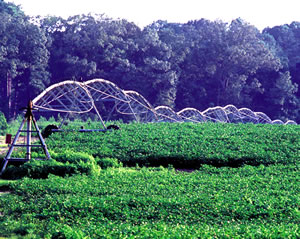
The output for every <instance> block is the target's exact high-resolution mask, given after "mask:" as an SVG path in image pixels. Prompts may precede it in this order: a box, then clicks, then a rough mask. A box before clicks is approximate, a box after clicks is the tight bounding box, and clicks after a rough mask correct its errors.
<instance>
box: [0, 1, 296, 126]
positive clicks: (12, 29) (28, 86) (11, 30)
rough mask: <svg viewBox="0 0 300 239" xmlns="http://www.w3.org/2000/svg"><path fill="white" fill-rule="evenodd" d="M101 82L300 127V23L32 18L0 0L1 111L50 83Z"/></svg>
mask: <svg viewBox="0 0 300 239" xmlns="http://www.w3.org/2000/svg"><path fill="white" fill-rule="evenodd" d="M93 78H103V79H106V80H109V81H112V82H114V83H115V84H117V85H118V86H119V87H120V88H123V89H127V90H128V89H131V90H135V91H138V92H140V93H141V94H142V95H143V96H144V97H145V98H146V99H148V100H149V101H150V103H152V104H153V105H154V106H156V105H167V106H170V107H172V108H173V109H174V110H177V111H178V110H181V109H182V108H185V107H194V108H197V109H199V110H204V109H206V108H208V107H213V106H217V105H220V106H225V105H227V104H234V105H236V106H237V107H238V108H241V107H248V108H250V109H252V110H253V111H262V112H264V113H266V114H267V115H268V116H269V117H271V118H272V119H275V118H276V119H282V120H286V119H292V120H296V121H297V122H298V123H299V122H300V109H299V108H300V107H299V105H300V93H299V90H298V85H299V83H300V22H292V23H291V24H285V25H281V26H276V27H273V28H266V29H264V30H263V31H259V30H258V29H257V28H256V27H255V26H252V25H250V24H248V23H247V22H245V21H243V20H242V19H240V18H238V19H236V20H233V21H232V22H231V23H225V22H222V21H219V20H217V21H209V20H206V19H200V20H195V21H189V22H187V23H169V22H166V21H156V22H153V23H152V24H150V25H148V26H146V27H144V28H143V29H141V28H140V27H138V26H137V25H135V24H134V23H132V22H129V21H127V20H124V19H122V20H113V19H110V18H107V17H106V16H104V15H76V16H72V17H69V18H68V19H63V18H60V17H56V16H48V17H44V18H42V17H30V16H27V15H25V14H24V12H23V11H22V10H21V9H20V8H19V7H18V6H16V5H14V4H12V3H5V2H4V1H3V0H1V1H0V85H1V87H0V102H2V104H1V105H0V111H2V112H4V114H5V115H6V117H7V118H13V117H15V116H16V115H17V114H18V110H19V108H20V107H23V106H25V105H26V103H27V101H28V99H33V98H34V97H35V96H36V95H37V94H39V93H40V92H41V91H42V90H44V89H45V88H46V87H48V86H49V85H52V84H54V83H57V82H60V81H63V80H66V79H74V80H80V81H86V80H89V79H93Z"/></svg>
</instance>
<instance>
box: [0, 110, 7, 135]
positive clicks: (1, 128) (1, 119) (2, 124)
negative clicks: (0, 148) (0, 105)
mask: <svg viewBox="0 0 300 239" xmlns="http://www.w3.org/2000/svg"><path fill="white" fill-rule="evenodd" d="M7 128H8V124H7V122H6V118H5V116H4V114H3V113H2V112H1V111H0V133H3V132H5V131H6V129H7Z"/></svg>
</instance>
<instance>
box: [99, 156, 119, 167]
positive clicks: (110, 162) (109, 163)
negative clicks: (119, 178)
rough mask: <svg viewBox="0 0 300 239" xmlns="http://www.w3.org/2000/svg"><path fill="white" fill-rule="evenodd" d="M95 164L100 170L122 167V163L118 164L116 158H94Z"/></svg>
mask: <svg viewBox="0 0 300 239" xmlns="http://www.w3.org/2000/svg"><path fill="white" fill-rule="evenodd" d="M96 162H97V164H98V165H99V166H100V167H101V168H102V169H106V168H110V167H113V168H118V167H122V163H120V162H119V160H118V159H116V158H107V157H106V158H96Z"/></svg>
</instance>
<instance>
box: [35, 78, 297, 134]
mask: <svg viewBox="0 0 300 239" xmlns="http://www.w3.org/2000/svg"><path fill="white" fill-rule="evenodd" d="M98 102H102V103H103V104H105V103H106V102H110V105H111V110H110V112H109V114H108V115H106V120H107V121H108V120H110V117H111V115H112V114H113V113H118V114H120V115H122V117H124V115H127V116H130V117H131V118H133V119H134V120H136V121H137V122H195V123H200V122H220V123H254V124H259V123H261V124H296V122H294V121H292V120H288V121H286V122H283V121H281V120H273V121H272V120H271V119H270V118H269V117H268V116H267V115H266V114H264V113H262V112H253V111H252V110H250V109H248V108H240V109H238V108H237V107H235V106H234V105H227V106H225V107H220V106H217V107H213V108H208V109H207V110H205V111H202V112H201V111H199V110H197V109H195V108H185V109H183V110H181V111H179V112H175V111H174V110H173V109H171V108H170V107H168V106H158V107H153V106H152V105H151V104H150V103H149V102H148V101H147V100H146V99H145V98H144V97H143V96H142V95H141V94H139V93H138V92H136V91H131V90H130V91H127V90H123V89H121V88H119V87H118V86H117V85H115V84H114V83H112V82H110V81H107V80H104V79H93V80H89V81H86V82H77V81H71V80H67V81H63V82H60V83H57V84H54V85H52V86H50V87H48V88H47V89H45V90H44V91H43V92H42V93H41V94H40V95H38V96H37V97H36V98H35V99H34V100H33V101H32V103H33V106H34V107H35V108H37V109H40V110H45V111H52V112H60V113H66V116H67V115H70V114H73V113H75V114H84V113H88V112H92V111H94V112H95V113H96V114H97V116H98V118H99V121H100V122H101V124H102V126H103V130H106V129H107V128H106V126H105V123H104V120H103V117H102V115H101V114H100V112H101V110H100V109H98V108H97V105H99V104H98ZM54 130H55V129H54Z"/></svg>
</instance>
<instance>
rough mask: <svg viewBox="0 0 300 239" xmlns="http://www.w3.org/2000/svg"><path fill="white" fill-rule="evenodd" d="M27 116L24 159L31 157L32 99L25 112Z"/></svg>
mask: <svg viewBox="0 0 300 239" xmlns="http://www.w3.org/2000/svg"><path fill="white" fill-rule="evenodd" d="M26 116H27V147H26V148H27V150H26V159H27V160H30V159H31V118H32V101H29V103H28V108H27V112H26Z"/></svg>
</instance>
